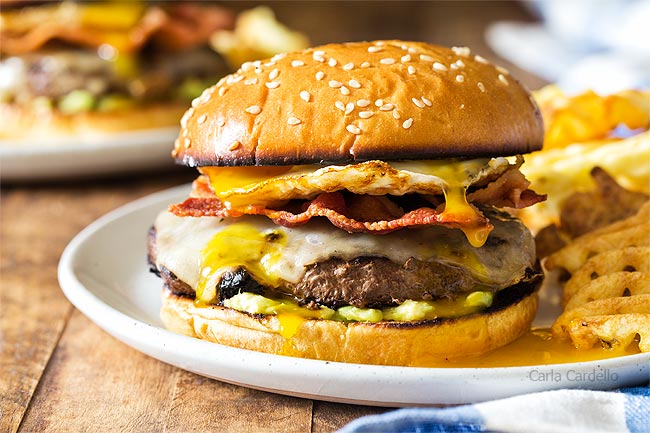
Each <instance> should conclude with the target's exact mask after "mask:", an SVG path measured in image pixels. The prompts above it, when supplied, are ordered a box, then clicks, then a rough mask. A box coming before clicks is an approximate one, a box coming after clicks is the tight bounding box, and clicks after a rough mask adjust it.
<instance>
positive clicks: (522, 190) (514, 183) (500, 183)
mask: <svg viewBox="0 0 650 433" xmlns="http://www.w3.org/2000/svg"><path fill="white" fill-rule="evenodd" d="M529 186H530V181H529V180H528V179H526V176H524V174H523V173H522V172H520V171H519V170H518V169H516V168H511V169H509V170H507V171H506V172H505V173H503V175H501V176H500V177H499V178H498V179H496V180H495V181H493V182H490V183H488V184H487V186H486V187H485V188H482V189H479V190H476V191H473V192H471V193H469V194H468V195H467V200H468V201H469V202H470V203H481V204H486V205H490V206H495V207H511V208H515V209H522V208H525V207H528V206H532V205H534V204H535V203H539V202H542V201H544V200H546V194H544V195H540V194H537V193H536V192H535V191H533V190H530V189H528V187H529Z"/></svg>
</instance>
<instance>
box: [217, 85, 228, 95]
mask: <svg viewBox="0 0 650 433" xmlns="http://www.w3.org/2000/svg"><path fill="white" fill-rule="evenodd" d="M226 90H227V89H226V88H225V87H219V96H223V95H224V94H225V93H226Z"/></svg>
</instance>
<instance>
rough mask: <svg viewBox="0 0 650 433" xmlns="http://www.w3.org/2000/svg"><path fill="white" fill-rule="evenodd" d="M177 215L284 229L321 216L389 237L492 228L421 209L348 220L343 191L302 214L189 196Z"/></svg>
mask: <svg viewBox="0 0 650 433" xmlns="http://www.w3.org/2000/svg"><path fill="white" fill-rule="evenodd" d="M169 210H170V211H171V212H172V213H173V214H175V215H178V216H191V217H200V216H213V217H220V218H226V217H232V218H236V217H240V216H242V215H265V216H266V217H268V218H270V219H271V220H273V222H274V223H276V224H278V225H282V226H284V227H298V226H301V225H303V224H306V223H307V222H308V221H309V220H310V219H311V218H313V217H317V216H321V217H325V218H327V219H328V220H329V221H330V222H331V223H332V224H333V225H334V226H336V227H338V228H340V229H342V230H345V231H347V232H350V233H361V232H363V233H374V234H386V233H390V232H393V231H395V230H399V229H401V228H405V227H422V226H431V225H441V226H447V227H455V228H467V227H472V228H488V229H489V228H491V227H492V225H491V224H490V222H489V221H488V219H487V218H485V217H484V216H483V215H482V214H480V213H479V216H478V218H477V219H476V220H474V219H467V218H463V217H459V216H457V215H454V214H445V213H443V212H438V211H436V210H435V209H431V208H427V207H422V208H419V209H416V210H414V211H411V212H407V213H405V214H404V215H402V216H401V217H398V218H394V219H390V220H381V221H357V220H355V219H352V218H349V217H347V216H346V215H345V214H346V211H347V205H346V203H345V199H344V197H343V194H341V193H340V192H333V193H323V194H320V195H319V196H318V197H316V198H315V199H314V200H312V201H310V202H309V204H308V205H307V207H306V209H305V210H304V211H303V212H300V213H297V214H296V213H292V212H290V211H287V210H273V209H267V208H265V207H263V206H246V207H245V208H243V209H226V208H225V207H224V206H223V204H222V203H221V201H220V200H219V199H218V198H205V197H190V198H188V199H187V200H185V201H184V202H183V203H181V204H177V205H172V206H171V207H170V209H169Z"/></svg>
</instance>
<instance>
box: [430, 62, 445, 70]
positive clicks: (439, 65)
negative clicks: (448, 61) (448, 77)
mask: <svg viewBox="0 0 650 433" xmlns="http://www.w3.org/2000/svg"><path fill="white" fill-rule="evenodd" d="M433 69H435V70H437V71H446V70H447V67H446V66H445V65H443V64H442V63H440V62H435V63H434V64H433Z"/></svg>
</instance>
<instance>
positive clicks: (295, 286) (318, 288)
mask: <svg viewBox="0 0 650 433" xmlns="http://www.w3.org/2000/svg"><path fill="white" fill-rule="evenodd" d="M493 242H499V240H495V241H493ZM148 260H149V263H150V268H151V271H152V272H154V273H155V274H157V275H158V276H160V277H161V278H162V279H163V282H164V286H165V287H166V288H167V289H168V290H170V291H171V292H172V293H173V294H175V295H178V296H184V297H190V298H194V297H195V295H196V293H195V290H194V289H193V288H192V287H191V286H189V285H188V284H186V283H185V282H183V281H181V280H180V279H179V278H178V277H177V276H176V275H174V273H173V272H171V271H170V270H169V269H167V268H165V267H164V266H160V268H158V267H157V266H156V265H155V263H156V230H155V228H154V227H152V228H151V229H150V231H149V236H148ZM536 276H539V275H538V273H537V272H536V271H534V270H533V269H532V268H530V269H527V270H526V271H525V272H524V274H523V275H522V276H521V281H527V280H532V279H535V277H536ZM474 285H475V279H474V278H472V276H471V275H470V273H469V271H467V270H466V269H464V268H461V267H458V266H455V265H453V264H449V263H446V262H444V261H426V262H425V261H422V260H417V259H415V258H412V257H411V258H409V259H408V260H407V261H406V262H405V263H403V264H397V263H394V262H392V261H391V260H389V259H387V258H383V257H367V256H364V257H357V258H354V259H352V260H343V259H341V258H338V257H333V258H330V259H328V260H325V261H322V262H318V263H314V264H312V265H310V266H308V267H307V269H306V272H305V275H304V277H303V278H302V279H301V280H300V281H299V282H297V283H286V284H285V285H283V286H282V287H281V288H277V289H274V288H269V287H264V286H263V285H261V284H259V283H258V282H257V281H256V280H255V279H254V278H253V276H252V275H251V274H250V273H249V272H248V271H247V270H246V269H245V268H243V267H239V268H237V269H232V270H229V271H226V272H224V273H223V275H222V277H221V280H220V282H219V286H218V287H217V299H218V302H219V304H221V303H223V301H224V300H226V299H229V298H231V297H233V296H235V295H237V294H239V293H243V292H248V293H255V294H259V295H264V296H267V297H277V296H278V295H279V296H291V297H293V298H295V299H296V300H297V301H298V302H299V303H300V304H302V305H305V306H307V307H308V308H318V307H319V306H327V307H330V308H334V309H336V308H340V307H342V306H346V305H352V306H354V307H358V308H381V307H386V306H392V305H398V304H400V303H402V302H403V301H405V300H407V299H410V300H415V301H420V300H422V301H431V300H436V299H451V300H453V299H455V298H456V297H457V296H458V295H460V294H466V293H467V291H468V289H470V288H473V287H474ZM486 290H489V288H486Z"/></svg>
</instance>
